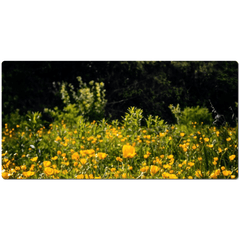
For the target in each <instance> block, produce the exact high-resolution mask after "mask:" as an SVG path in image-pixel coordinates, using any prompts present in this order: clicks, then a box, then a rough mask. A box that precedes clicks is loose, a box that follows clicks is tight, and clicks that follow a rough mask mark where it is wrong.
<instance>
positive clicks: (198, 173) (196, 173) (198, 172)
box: [195, 170, 202, 178]
mask: <svg viewBox="0 0 240 240" xmlns="http://www.w3.org/2000/svg"><path fill="white" fill-rule="evenodd" d="M195 175H196V177H198V178H201V177H202V172H201V170H197V171H196V172H195Z"/></svg>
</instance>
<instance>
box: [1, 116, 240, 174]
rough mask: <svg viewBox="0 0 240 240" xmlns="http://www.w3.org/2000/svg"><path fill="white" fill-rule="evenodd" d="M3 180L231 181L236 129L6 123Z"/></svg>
mask: <svg viewBox="0 0 240 240" xmlns="http://www.w3.org/2000/svg"><path fill="white" fill-rule="evenodd" d="M2 177H3V178H4V179H236V178H237V177H238V130H237V127H236V128H231V127H228V126H224V127H220V128H217V127H214V126H209V125H204V124H203V123H201V122H199V123H197V122H192V123H191V124H189V125H179V124H176V125H168V124H166V123H164V122H163V120H160V118H158V117H155V118H153V117H152V116H149V117H148V119H146V126H144V127H143V126H141V124H140V121H139V119H138V118H137V117H136V116H135V118H131V116H130V115H126V117H125V118H124V119H123V121H122V122H119V121H117V120H115V121H112V122H111V124H110V123H107V122H106V121H105V119H103V120H101V121H98V122H96V121H93V122H89V121H86V120H84V119H83V118H80V121H77V123H76V124H67V123H65V122H64V120H62V121H61V122H54V123H52V124H50V125H49V126H45V127H44V126H43V125H42V124H41V121H40V120H38V121H37V120H36V119H35V120H33V121H31V124H29V123H28V124H25V123H19V125H15V126H13V125H11V123H9V124H5V128H3V131H2Z"/></svg>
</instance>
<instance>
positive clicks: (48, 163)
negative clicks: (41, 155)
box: [43, 161, 51, 167]
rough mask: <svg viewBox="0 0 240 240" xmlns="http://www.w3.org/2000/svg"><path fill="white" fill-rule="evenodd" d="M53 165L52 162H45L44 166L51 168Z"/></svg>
mask: <svg viewBox="0 0 240 240" xmlns="http://www.w3.org/2000/svg"><path fill="white" fill-rule="evenodd" d="M50 165H51V162H50V161H44V162H43V166H44V167H49V166H50Z"/></svg>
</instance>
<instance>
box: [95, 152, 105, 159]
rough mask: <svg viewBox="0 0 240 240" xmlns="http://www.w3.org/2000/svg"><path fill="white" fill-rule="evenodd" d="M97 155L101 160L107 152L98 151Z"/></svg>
mask: <svg viewBox="0 0 240 240" xmlns="http://www.w3.org/2000/svg"><path fill="white" fill-rule="evenodd" d="M97 155H98V157H99V159H102V160H103V159H104V158H106V157H107V154H106V153H103V152H99V153H98V154H97Z"/></svg>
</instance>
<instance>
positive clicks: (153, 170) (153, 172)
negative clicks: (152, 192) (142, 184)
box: [150, 165, 160, 176]
mask: <svg viewBox="0 0 240 240" xmlns="http://www.w3.org/2000/svg"><path fill="white" fill-rule="evenodd" d="M159 170H160V168H159V167H158V166H155V165H152V166H151V168H150V173H151V175H152V176H153V175H154V174H156V173H157V172H158V171H159Z"/></svg>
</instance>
